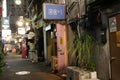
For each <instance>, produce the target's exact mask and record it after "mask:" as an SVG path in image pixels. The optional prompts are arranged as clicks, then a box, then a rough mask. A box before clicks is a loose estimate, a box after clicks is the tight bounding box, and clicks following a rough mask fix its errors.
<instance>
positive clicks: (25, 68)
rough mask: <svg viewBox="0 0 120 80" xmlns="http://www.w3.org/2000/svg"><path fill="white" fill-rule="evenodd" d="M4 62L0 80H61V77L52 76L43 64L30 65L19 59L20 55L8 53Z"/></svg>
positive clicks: (28, 62) (29, 62) (26, 61)
mask: <svg viewBox="0 0 120 80" xmlns="http://www.w3.org/2000/svg"><path fill="white" fill-rule="evenodd" d="M5 62H6V65H5V66H4V69H3V73H2V75H1V76H0V80H62V78H61V77H59V76H57V75H55V74H52V73H51V71H50V67H47V66H46V65H45V63H43V62H39V63H32V62H31V61H30V60H27V59H23V58H21V55H16V54H11V53H9V54H8V55H7V56H5Z"/></svg>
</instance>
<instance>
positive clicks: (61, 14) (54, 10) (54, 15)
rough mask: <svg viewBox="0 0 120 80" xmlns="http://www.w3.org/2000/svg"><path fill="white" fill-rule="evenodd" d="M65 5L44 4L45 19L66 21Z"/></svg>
mask: <svg viewBox="0 0 120 80" xmlns="http://www.w3.org/2000/svg"><path fill="white" fill-rule="evenodd" d="M65 11H66V10H65V5H60V4H50V3H44V4H43V13H44V15H43V18H44V19H47V20H51V19H53V20H64V19H65V13H66V12H65Z"/></svg>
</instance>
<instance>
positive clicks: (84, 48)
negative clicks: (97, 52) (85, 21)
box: [68, 32, 97, 80]
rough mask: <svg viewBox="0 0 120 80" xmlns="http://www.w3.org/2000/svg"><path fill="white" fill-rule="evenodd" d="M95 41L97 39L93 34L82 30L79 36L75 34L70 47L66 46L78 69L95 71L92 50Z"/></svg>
mask: <svg viewBox="0 0 120 80" xmlns="http://www.w3.org/2000/svg"><path fill="white" fill-rule="evenodd" d="M96 43H97V41H96V40H95V39H94V38H93V36H92V35H90V34H88V33H87V32H83V33H82V34H81V35H80V36H79V35H75V40H74V43H73V45H72V47H71V48H68V49H69V50H68V53H70V56H71V59H72V60H75V62H76V66H77V67H79V69H78V70H80V71H81V70H82V71H89V72H91V71H92V72H93V71H95V68H96V66H95V62H94V60H93V50H94V47H95V44H96ZM78 80H79V79H78ZM80 80H81V79H80Z"/></svg>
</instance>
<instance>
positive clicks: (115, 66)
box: [109, 14, 120, 80]
mask: <svg viewBox="0 0 120 80" xmlns="http://www.w3.org/2000/svg"><path fill="white" fill-rule="evenodd" d="M109 39H110V55H111V56H110V63H111V79H112V80H120V79H119V77H120V14H117V15H114V16H112V17H109Z"/></svg>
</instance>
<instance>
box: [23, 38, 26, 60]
mask: <svg viewBox="0 0 120 80" xmlns="http://www.w3.org/2000/svg"><path fill="white" fill-rule="evenodd" d="M22 58H26V41H25V39H23V41H22Z"/></svg>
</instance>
